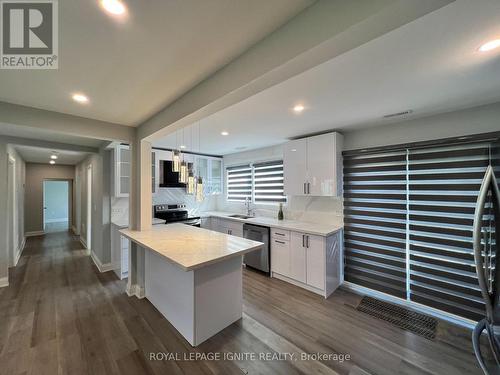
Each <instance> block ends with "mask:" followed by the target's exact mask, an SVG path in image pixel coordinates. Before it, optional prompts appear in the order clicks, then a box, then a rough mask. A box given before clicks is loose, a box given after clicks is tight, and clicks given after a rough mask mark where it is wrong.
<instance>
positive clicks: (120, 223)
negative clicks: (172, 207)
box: [111, 217, 165, 228]
mask: <svg viewBox="0 0 500 375" xmlns="http://www.w3.org/2000/svg"><path fill="white" fill-rule="evenodd" d="M111 224H114V225H116V226H117V227H119V228H128V219H121V220H112V221H111ZM157 224H165V220H162V219H157V218H156V217H154V218H153V225H157Z"/></svg>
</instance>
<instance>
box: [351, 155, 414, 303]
mask: <svg viewBox="0 0 500 375" xmlns="http://www.w3.org/2000/svg"><path fill="white" fill-rule="evenodd" d="M344 222H345V228H344V239H345V243H344V249H345V250H344V251H345V280H346V281H350V282H353V283H356V284H359V285H362V286H365V287H368V288H371V289H375V290H378V291H381V292H384V293H388V294H391V295H393V296H397V297H401V298H406V152H391V153H377V154H371V155H365V154H364V155H359V156H344Z"/></svg>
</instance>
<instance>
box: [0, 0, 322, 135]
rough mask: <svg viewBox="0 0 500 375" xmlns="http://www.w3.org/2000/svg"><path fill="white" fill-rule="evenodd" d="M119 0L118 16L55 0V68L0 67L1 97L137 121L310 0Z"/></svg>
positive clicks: (121, 121)
mask: <svg viewBox="0 0 500 375" xmlns="http://www.w3.org/2000/svg"><path fill="white" fill-rule="evenodd" d="M124 2H125V3H126V5H127V7H128V9H129V16H128V18H127V19H126V20H122V21H117V20H116V19H114V18H112V17H110V16H108V15H107V14H105V13H104V12H103V11H102V10H101V8H100V6H99V1H98V0H92V1H59V52H60V54H59V69H58V70H0V82H1V85H0V101H5V102H10V103H15V104H22V105H26V106H30V107H36V108H41V109H47V110H52V111H57V112H62V113H67V114H72V115H77V116H82V117H87V118H92V119H98V120H103V121H109V122H114V123H119V124H122V125H131V126H135V125H138V124H139V123H141V122H142V121H144V120H145V119H147V118H149V117H150V116H152V115H153V114H154V113H156V112H157V111H159V110H160V109H161V108H163V107H165V106H166V105H167V104H169V103H171V102H172V101H173V100H175V99H176V98H177V97H179V96H180V95H181V94H183V93H185V92H186V91H188V90H189V89H190V88H192V87H193V86H195V85H196V84H197V83H199V82H200V81H202V80H203V79H205V78H207V77H208V76H209V75H211V74H212V73H214V72H215V71H216V70H217V69H219V68H220V67H221V66H224V65H225V64H227V63H228V62H230V61H231V60H232V59H234V58H235V57H236V56H238V55H239V54H241V53H242V52H243V51H245V50H246V49H248V48H249V47H250V46H252V45H253V44H254V43H256V42H257V41H259V40H260V39H262V38H263V37H264V36H266V35H267V34H269V33H270V32H272V31H274V30H275V29H277V28H278V27H279V26H281V25H282V24H284V23H285V22H286V21H287V20H289V19H290V18H292V17H293V16H295V15H296V14H298V13H299V12H300V11H302V10H303V9H305V8H306V7H307V6H309V5H311V4H312V3H313V2H314V0H272V1H268V0H238V1H234V0H210V1H207V0H168V1H165V0H149V1H131V0H124ZM193 10H194V11H193ZM75 91H78V92H83V93H85V94H86V95H88V97H89V98H90V103H88V104H86V105H81V104H77V103H75V102H73V101H72V99H71V94H72V93H73V92H75Z"/></svg>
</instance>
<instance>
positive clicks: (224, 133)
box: [220, 130, 229, 135]
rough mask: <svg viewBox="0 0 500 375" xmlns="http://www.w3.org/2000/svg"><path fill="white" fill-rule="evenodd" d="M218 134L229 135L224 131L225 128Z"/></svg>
mask: <svg viewBox="0 0 500 375" xmlns="http://www.w3.org/2000/svg"><path fill="white" fill-rule="evenodd" d="M220 134H221V135H229V133H228V132H227V131H225V130H224V131H223V132H221V133H220Z"/></svg>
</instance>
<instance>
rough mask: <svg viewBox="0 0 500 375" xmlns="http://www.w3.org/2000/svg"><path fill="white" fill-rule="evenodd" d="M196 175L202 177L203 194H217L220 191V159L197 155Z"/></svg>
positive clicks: (221, 184)
mask: <svg viewBox="0 0 500 375" xmlns="http://www.w3.org/2000/svg"><path fill="white" fill-rule="evenodd" d="M195 167H196V175H197V176H200V177H201V178H202V179H203V190H204V193H205V195H218V194H221V193H222V186H223V181H222V159H220V158H215V157H209V156H197V157H196V161H195Z"/></svg>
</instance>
